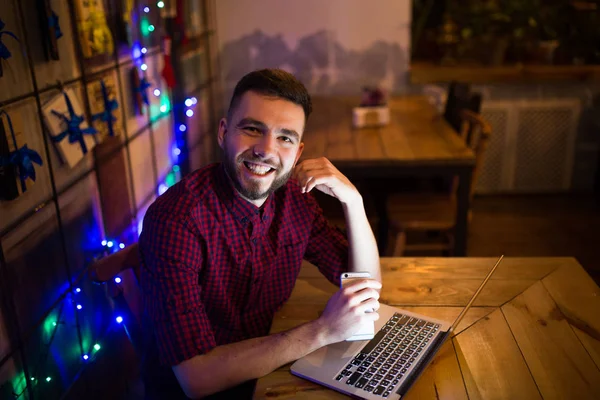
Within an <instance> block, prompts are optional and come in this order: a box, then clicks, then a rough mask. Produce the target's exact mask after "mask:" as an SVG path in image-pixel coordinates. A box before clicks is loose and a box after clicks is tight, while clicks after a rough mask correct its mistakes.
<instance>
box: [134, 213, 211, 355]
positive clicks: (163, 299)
mask: <svg viewBox="0 0 600 400" xmlns="http://www.w3.org/2000/svg"><path fill="white" fill-rule="evenodd" d="M167 214H169V213H168V212H164V211H162V212H161V211H158V210H154V212H152V208H151V209H150V210H149V212H148V213H147V214H146V217H145V219H144V229H143V232H142V234H141V236H140V240H139V246H140V253H141V254H140V255H141V260H142V262H141V271H140V284H141V287H142V291H143V295H144V296H143V297H144V307H145V309H146V312H147V313H148V314H149V316H150V318H151V319H152V322H153V325H154V331H155V335H156V344H157V347H158V353H159V358H160V362H161V363H162V364H163V365H177V364H179V363H181V362H182V361H184V360H187V359H189V358H192V357H194V356H196V355H198V354H203V353H206V352H208V351H209V350H210V349H212V348H213V347H215V346H216V343H215V337H214V333H213V329H212V326H211V324H210V321H209V319H208V317H207V314H206V311H205V309H204V305H203V303H202V300H201V290H202V288H201V287H200V285H199V284H198V273H199V271H200V269H201V268H202V263H203V259H204V256H203V250H202V241H201V239H199V238H198V236H197V235H196V234H194V233H193V232H192V230H191V229H189V227H188V225H187V224H186V222H185V221H182V220H181V219H182V218H178V217H177V216H173V215H167Z"/></svg>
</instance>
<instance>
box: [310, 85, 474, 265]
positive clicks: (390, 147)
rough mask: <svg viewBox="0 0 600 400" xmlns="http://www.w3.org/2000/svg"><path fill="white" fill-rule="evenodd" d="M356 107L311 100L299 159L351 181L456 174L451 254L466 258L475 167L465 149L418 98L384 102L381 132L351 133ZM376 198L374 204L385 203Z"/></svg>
mask: <svg viewBox="0 0 600 400" xmlns="http://www.w3.org/2000/svg"><path fill="white" fill-rule="evenodd" d="M357 104H359V98H358V97H315V98H313V109H314V112H313V114H312V115H311V116H310V118H309V120H308V124H307V127H306V132H305V134H304V138H303V141H304V143H305V147H304V152H303V154H302V159H307V158H317V157H323V156H325V157H327V158H328V159H329V160H330V161H331V162H332V163H333V164H334V165H335V166H336V167H337V168H339V169H340V170H341V171H342V172H343V173H345V174H347V175H349V176H350V177H351V178H366V179H372V178H393V177H398V176H458V177H459V179H460V184H459V187H458V193H457V199H458V201H457V225H456V233H455V249H454V255H456V256H464V255H466V238H467V213H468V208H469V190H470V185H471V174H472V171H473V167H474V165H475V155H474V154H473V152H472V151H471V149H469V148H468V147H467V146H466V145H465V143H464V141H463V140H462V139H461V138H460V137H459V136H458V134H457V133H456V132H455V131H454V130H453V129H452V128H451V127H450V125H448V123H446V121H445V120H444V119H443V118H442V117H441V116H439V115H438V114H437V113H436V111H435V109H434V107H433V106H432V105H430V104H429V103H428V101H427V99H426V98H425V97H423V96H406V97H395V98H392V99H390V101H389V107H390V113H391V120H390V124H389V125H387V126H385V127H382V128H368V129H353V128H352V108H353V107H354V106H356V105H357ZM390 184H391V185H393V182H392V181H390ZM380 200H381V201H380V204H383V203H384V202H385V199H380ZM380 208H383V207H380ZM383 221H384V223H385V216H383ZM385 228H386V227H385V226H383V227H382V232H385V231H386V229H385ZM383 237H385V236H383Z"/></svg>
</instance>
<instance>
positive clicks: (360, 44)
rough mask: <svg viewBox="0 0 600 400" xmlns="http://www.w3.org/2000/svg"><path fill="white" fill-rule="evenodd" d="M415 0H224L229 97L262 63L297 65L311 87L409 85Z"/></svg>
mask: <svg viewBox="0 0 600 400" xmlns="http://www.w3.org/2000/svg"><path fill="white" fill-rule="evenodd" d="M410 19H411V16H410V0H380V1H371V2H367V1H363V0H327V1H322V0H292V1H278V0H263V1H252V0H220V1H218V2H217V26H218V38H219V49H220V51H221V56H220V62H221V75H222V78H223V82H224V88H225V92H226V96H224V97H225V100H227V99H228V97H229V93H230V92H231V91H232V90H233V87H234V86H235V83H236V82H237V81H238V80H239V78H241V77H242V76H243V75H244V74H245V73H247V72H249V71H252V70H254V69H259V68H266V67H278V68H283V69H285V70H288V71H289V72H292V73H294V74H295V75H296V76H298V77H299V78H300V80H301V81H302V82H303V83H304V84H305V85H306V86H307V88H308V89H309V91H310V93H311V94H327V93H345V94H357V93H359V92H360V89H361V87H362V86H364V85H380V86H381V87H384V88H385V89H387V90H390V91H392V92H396V93H398V92H402V91H403V90H405V88H406V85H407V80H406V73H407V71H408V61H409V54H410V51H409V44H410Z"/></svg>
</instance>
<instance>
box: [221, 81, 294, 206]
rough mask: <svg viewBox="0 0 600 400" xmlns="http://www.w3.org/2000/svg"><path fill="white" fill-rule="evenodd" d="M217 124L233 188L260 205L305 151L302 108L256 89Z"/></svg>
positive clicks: (283, 180) (288, 174)
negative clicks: (259, 92) (227, 117)
mask: <svg viewBox="0 0 600 400" xmlns="http://www.w3.org/2000/svg"><path fill="white" fill-rule="evenodd" d="M230 117H231V120H230V121H228V120H227V119H225V118H224V119H222V120H221V122H220V124H219V136H218V140H219V146H221V149H223V164H224V166H225V169H226V171H227V174H228V175H229V178H230V179H231V180H232V182H233V185H234V187H235V189H236V190H237V191H238V192H239V193H240V195H242V197H244V198H245V199H246V200H249V201H250V202H252V203H253V204H255V205H256V206H261V205H262V204H263V203H264V202H265V200H266V199H267V197H268V196H269V194H270V193H272V192H274V191H275V190H277V189H279V188H280V187H281V186H283V185H284V184H285V183H286V182H287V180H288V179H289V177H290V176H291V174H292V171H293V168H294V166H295V165H296V162H297V161H298V159H299V158H300V155H301V154H302V149H303V148H304V143H302V142H301V141H300V140H301V139H302V132H303V130H304V110H303V109H302V107H301V106H299V105H297V104H295V103H292V102H291V101H288V100H284V99H280V98H274V97H266V96H263V95H260V94H258V93H255V92H246V93H244V94H243V95H242V97H241V98H240V100H239V103H238V105H237V107H236V108H235V110H233V111H232V113H231V116H230Z"/></svg>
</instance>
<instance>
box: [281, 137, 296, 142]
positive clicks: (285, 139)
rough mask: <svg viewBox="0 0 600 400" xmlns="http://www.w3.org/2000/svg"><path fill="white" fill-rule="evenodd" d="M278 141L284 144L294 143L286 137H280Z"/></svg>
mask: <svg viewBox="0 0 600 400" xmlns="http://www.w3.org/2000/svg"><path fill="white" fill-rule="evenodd" d="M279 139H280V140H283V141H284V142H287V143H294V142H293V141H292V139H290V138H289V137H287V136H281V137H280V138H279Z"/></svg>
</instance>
